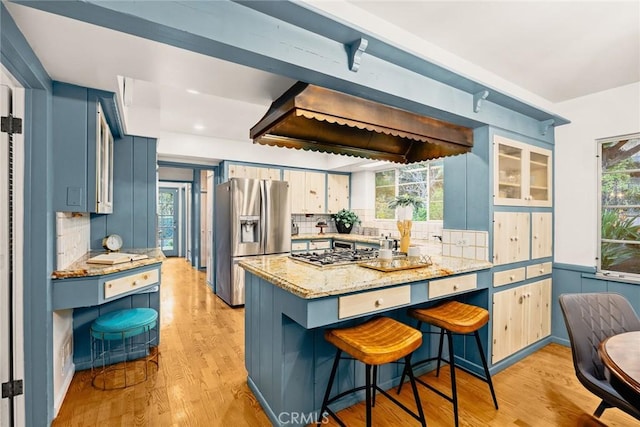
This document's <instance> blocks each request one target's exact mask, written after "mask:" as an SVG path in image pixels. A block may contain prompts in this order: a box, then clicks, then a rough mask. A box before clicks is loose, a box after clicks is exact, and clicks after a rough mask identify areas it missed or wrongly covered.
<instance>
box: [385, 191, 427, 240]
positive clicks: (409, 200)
mask: <svg viewBox="0 0 640 427" xmlns="http://www.w3.org/2000/svg"><path fill="white" fill-rule="evenodd" d="M423 205H424V202H423V201H422V199H420V198H419V197H417V196H412V195H410V194H400V195H399V196H396V197H395V198H394V199H393V200H392V201H391V202H389V207H390V208H391V209H395V210H396V218H397V220H398V231H399V232H400V250H401V251H402V252H408V251H409V244H410V240H411V225H412V224H411V221H412V220H413V211H414V210H415V209H419V208H421V207H422V206H423Z"/></svg>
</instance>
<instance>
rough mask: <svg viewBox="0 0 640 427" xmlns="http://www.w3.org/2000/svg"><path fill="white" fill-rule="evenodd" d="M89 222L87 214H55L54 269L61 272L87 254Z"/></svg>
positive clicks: (89, 236) (89, 234) (89, 241)
mask: <svg viewBox="0 0 640 427" xmlns="http://www.w3.org/2000/svg"><path fill="white" fill-rule="evenodd" d="M90 243H91V221H90V218H89V214H80V213H70V212H57V213H56V255H57V256H56V269H57V270H62V269H65V268H67V267H68V266H69V265H71V264H72V263H73V262H74V261H76V260H77V259H78V258H80V257H81V256H83V255H84V254H86V253H87V252H89V247H90Z"/></svg>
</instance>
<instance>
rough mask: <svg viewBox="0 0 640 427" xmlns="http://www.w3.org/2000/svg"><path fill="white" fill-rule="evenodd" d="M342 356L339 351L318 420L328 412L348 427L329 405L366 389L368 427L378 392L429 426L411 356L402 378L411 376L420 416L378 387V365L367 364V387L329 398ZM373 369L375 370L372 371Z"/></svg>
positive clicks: (406, 362) (319, 424)
mask: <svg viewBox="0 0 640 427" xmlns="http://www.w3.org/2000/svg"><path fill="white" fill-rule="evenodd" d="M341 355H342V350H339V349H338V350H337V352H336V356H335V358H334V360H333V367H332V368H331V375H330V376H329V383H328V384H327V389H326V391H325V393H324V398H323V399H322V406H321V408H320V414H319V417H318V419H319V420H322V417H323V414H324V413H325V412H326V413H327V414H329V415H331V416H332V417H333V418H334V419H335V420H336V421H337V422H338V424H339V425H340V426H341V427H346V425H345V424H344V423H343V422H342V420H340V418H338V416H337V415H336V414H335V413H334V412H333V411H332V410H331V409H330V408H329V406H328V405H329V404H330V403H331V402H334V401H336V400H338V399H340V398H341V397H344V396H346V395H348V394H351V393H353V392H355V391H358V390H362V389H363V388H364V389H365V396H366V398H365V402H366V422H367V427H371V408H372V407H373V406H375V398H376V392H377V391H379V392H380V393H382V394H384V395H385V396H386V397H388V398H389V400H391V401H392V402H393V403H395V404H396V405H398V406H399V407H400V408H401V409H403V410H404V411H405V412H407V413H408V414H409V415H411V416H412V417H413V418H415V419H416V420H418V421H419V422H420V425H421V426H423V427H426V425H427V420H426V418H425V416H424V411H423V410H422V403H421V402H420V395H419V394H418V387H417V385H416V378H415V377H414V375H413V369H412V368H411V355H408V356H406V357H405V358H404V370H403V374H402V377H403V379H404V377H405V375H408V376H409V381H410V382H411V388H412V390H413V396H414V398H415V401H416V406H417V407H418V414H416V413H414V412H412V411H411V410H410V409H409V408H407V407H406V406H405V405H403V404H402V403H401V402H400V401H398V400H397V399H396V398H394V397H393V396H391V395H390V394H388V393H387V392H386V391H385V390H383V389H381V388H380V387H378V365H369V364H365V385H364V386H362V387H356V388H354V389H351V390H347V391H344V392H342V393H339V394H338V395H336V396H334V397H332V398H329V396H330V395H331V388H332V387H333V381H334V379H335V376H336V372H337V370H338V363H339V362H340V356H341ZM372 368H373V369H372ZM320 426H321V421H318V427H320Z"/></svg>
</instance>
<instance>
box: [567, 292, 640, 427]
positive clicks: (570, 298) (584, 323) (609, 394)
mask: <svg viewBox="0 0 640 427" xmlns="http://www.w3.org/2000/svg"><path fill="white" fill-rule="evenodd" d="M560 307H561V309H562V314H563V315H564V321H565V324H566V325H567V331H568V332H569V340H570V341H571V354H572V355H573V366H574V367H575V369H576V376H577V377H578V380H580V382H581V383H582V385H584V386H585V387H586V388H587V389H588V390H589V391H590V392H592V393H593V394H595V395H596V396H598V397H599V398H601V399H602V402H601V403H600V405H599V406H598V408H597V409H596V411H595V412H594V414H593V415H594V416H595V417H598V418H599V417H600V415H602V413H603V412H604V410H605V409H607V408H612V407H617V408H620V409H621V410H623V411H625V412H626V413H628V414H630V415H631V416H633V417H635V418H637V419H639V420H640V410H639V409H638V408H635V407H634V406H632V405H631V404H630V403H629V402H627V401H626V400H625V399H624V398H623V397H622V396H620V394H619V393H618V392H617V391H616V390H615V389H614V388H613V387H612V386H611V384H610V383H609V381H607V379H606V377H605V372H604V365H603V364H602V360H601V359H600V356H599V355H598V346H599V345H600V343H601V342H602V341H604V340H605V339H606V338H608V337H610V336H612V335H616V334H620V333H623V332H629V331H640V319H638V316H637V315H636V313H635V311H634V310H633V307H631V304H629V301H627V300H626V299H625V298H624V297H623V296H622V295H620V294H615V293H588V294H564V295H560Z"/></svg>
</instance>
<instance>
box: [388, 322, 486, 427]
mask: <svg viewBox="0 0 640 427" xmlns="http://www.w3.org/2000/svg"><path fill="white" fill-rule="evenodd" d="M421 326H422V322H421V321H418V325H417V326H416V329H418V330H420V327H421ZM445 335H446V336H447V344H448V345H449V370H450V372H451V374H450V375H451V396H447V395H446V394H444V393H443V392H441V391H440V390H438V389H436V388H435V387H434V386H432V385H431V384H427V383H426V382H424V381H422V380H421V379H420V378H416V381H417V382H419V383H420V384H422V385H424V386H425V387H427V388H428V389H429V390H431V391H433V392H434V393H436V394H438V395H439V396H441V397H443V398H444V399H447V400H448V401H449V402H451V403H452V404H453V417H454V422H455V425H456V427H457V426H458V422H459V419H458V390H457V384H456V366H455V363H454V359H455V352H454V347H453V333H452V332H451V331H449V330H446V329H440V340H439V345H438V357H437V358H433V357H432V358H429V359H426V360H421V361H419V362H416V363H415V364H414V365H413V366H417V365H421V364H423V363H426V362H430V361H432V360H437V367H436V376H439V375H440V363H441V362H442V360H443V359H442V348H443V344H444V336H445ZM473 335H474V336H475V340H476V344H477V345H478V351H479V352H480V360H481V361H482V367H483V369H484V375H485V377H484V378H483V377H482V376H480V375H478V374H476V373H475V372H472V371H469V370H468V369H465V368H463V367H458V369H463V370H464V371H466V372H468V373H469V374H471V375H473V376H475V377H476V378H479V379H480V380H482V381H484V382H486V383H487V384H489V390H490V391H491V397H492V398H493V405H494V406H495V408H496V409H498V399H497V398H496V393H495V390H494V389H493V381H492V380H491V374H490V373H489V367H488V365H487V358H486V357H485V355H484V350H483V348H482V342H481V340H480V334H479V333H478V331H474V332H473ZM406 374H407V370H406V369H405V370H404V371H403V373H402V378H401V379H400V384H399V385H398V394H400V391H401V390H402V385H403V384H404V379H405V376H406Z"/></svg>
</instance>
